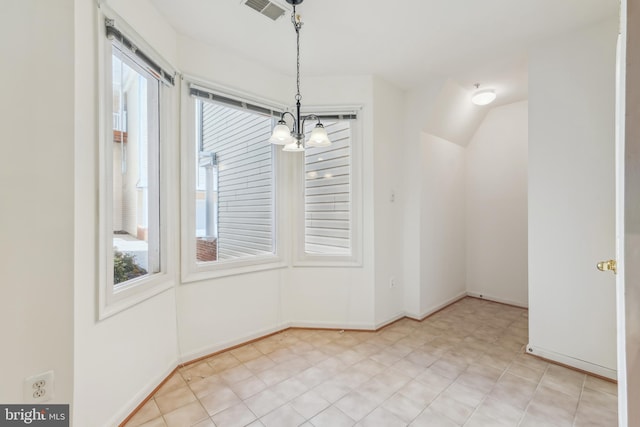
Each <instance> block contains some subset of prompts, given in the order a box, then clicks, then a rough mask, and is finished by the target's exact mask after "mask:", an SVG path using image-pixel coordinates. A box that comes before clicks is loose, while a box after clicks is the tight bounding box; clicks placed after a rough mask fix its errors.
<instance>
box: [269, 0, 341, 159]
mask: <svg viewBox="0 0 640 427" xmlns="http://www.w3.org/2000/svg"><path fill="white" fill-rule="evenodd" d="M302 1H303V0H287V3H289V4H290V5H292V6H293V12H292V13H291V22H292V23H293V28H294V29H295V31H296V88H297V93H296V115H295V116H294V115H293V113H290V112H288V111H286V112H284V113H282V116H280V120H279V121H278V124H277V125H276V127H274V128H273V134H272V135H271V138H269V142H270V143H272V144H277V145H284V148H283V149H282V150H283V151H293V152H296V151H304V148H305V146H307V147H326V146H329V145H331V141H330V140H329V136H328V135H327V131H326V130H325V128H324V126H323V125H322V123H321V122H320V118H319V117H318V116H316V115H315V114H308V115H306V116H301V115H300V101H301V100H302V95H301V94H300V29H301V28H302V21H301V20H300V15H296V5H299V4H300V3H302ZM286 115H289V116H291V118H292V119H293V126H292V128H291V129H290V128H289V125H287V122H286V121H285V120H284V118H285V116H286ZM308 119H312V120H317V121H318V122H317V123H316V126H315V128H314V129H313V130H312V131H311V135H309V140H308V141H306V143H305V137H304V123H305V121H306V120H308Z"/></svg>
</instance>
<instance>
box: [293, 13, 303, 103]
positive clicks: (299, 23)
mask: <svg viewBox="0 0 640 427" xmlns="http://www.w3.org/2000/svg"><path fill="white" fill-rule="evenodd" d="M291 22H293V27H294V28H295V30H296V90H297V92H296V101H300V100H301V99H302V95H301V94H300V28H301V27H302V21H300V16H299V15H296V7H295V6H293V13H292V14H291Z"/></svg>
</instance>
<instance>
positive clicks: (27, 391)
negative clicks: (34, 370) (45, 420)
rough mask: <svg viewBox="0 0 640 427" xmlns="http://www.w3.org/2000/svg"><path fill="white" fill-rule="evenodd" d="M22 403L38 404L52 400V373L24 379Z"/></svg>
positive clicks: (48, 372)
mask: <svg viewBox="0 0 640 427" xmlns="http://www.w3.org/2000/svg"><path fill="white" fill-rule="evenodd" d="M23 397H24V403H39V402H46V401H48V400H51V399H53V371H47V372H43V373H42V374H38V375H33V376H31V377H29V378H25V379H24V390H23Z"/></svg>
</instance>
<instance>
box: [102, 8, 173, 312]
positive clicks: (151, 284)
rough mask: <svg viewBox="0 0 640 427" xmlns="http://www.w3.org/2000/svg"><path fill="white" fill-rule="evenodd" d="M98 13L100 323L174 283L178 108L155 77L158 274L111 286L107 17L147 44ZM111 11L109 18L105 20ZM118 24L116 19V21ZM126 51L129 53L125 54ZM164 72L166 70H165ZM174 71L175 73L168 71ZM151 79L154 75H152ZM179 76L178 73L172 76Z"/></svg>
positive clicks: (170, 92)
mask: <svg viewBox="0 0 640 427" xmlns="http://www.w3.org/2000/svg"><path fill="white" fill-rule="evenodd" d="M100 9H101V10H99V12H98V20H99V25H98V31H99V33H98V48H97V51H98V97H99V102H98V128H99V134H98V146H99V147H98V158H97V162H98V170H99V175H98V181H99V182H98V218H99V219H98V227H99V228H98V246H99V249H98V256H99V260H98V276H99V279H98V298H97V299H98V301H97V303H98V311H97V320H104V319H106V318H108V317H111V316H113V315H115V314H117V313H119V312H121V311H123V310H126V309H128V308H130V307H132V306H134V305H136V304H139V303H140V302H142V301H144V300H146V299H149V298H151V297H153V296H155V295H157V294H159V293H161V292H164V291H166V290H167V289H170V288H172V287H173V286H174V284H175V273H174V267H173V262H172V257H171V255H170V253H169V251H168V249H169V248H170V247H172V246H173V245H172V236H171V233H169V232H168V231H167V229H168V227H167V224H171V223H173V222H174V219H173V216H172V215H171V214H170V211H169V209H168V206H169V204H168V199H170V198H172V197H174V198H175V195H174V192H172V191H171V187H170V185H169V182H170V181H171V180H170V171H171V169H172V166H171V164H170V160H169V159H170V158H171V157H172V156H171V155H170V153H169V152H168V150H169V147H170V145H171V144H168V143H167V140H168V139H170V137H171V135H174V134H175V124H174V123H173V122H172V120H171V117H172V113H173V110H175V108H174V104H175V102H174V100H175V91H174V90H173V87H172V86H169V85H168V84H167V83H165V82H163V81H162V80H161V79H157V76H155V77H156V79H157V80H158V82H159V94H158V97H159V122H160V123H159V133H160V147H159V156H160V158H159V163H158V167H159V168H160V177H159V179H160V182H159V188H158V191H159V197H160V202H159V214H160V218H161V224H164V226H162V225H161V227H160V235H159V238H160V248H159V251H160V271H159V272H157V273H154V274H150V275H145V276H142V277H140V278H136V279H132V280H131V281H128V282H125V283H126V284H125V285H121V286H119V288H118V289H116V288H115V286H114V284H113V195H112V194H113V172H112V171H113V168H112V165H113V155H112V146H111V144H110V143H111V141H112V140H113V126H112V124H113V117H112V101H113V98H112V97H113V94H112V78H111V73H112V72H111V68H112V54H113V41H112V40H111V39H109V38H108V37H107V27H106V25H105V22H106V19H115V20H116V21H117V23H118V24H121V25H122V26H123V27H125V28H126V29H127V31H122V30H121V29H120V30H119V31H120V32H121V33H125V34H126V37H127V38H128V40H131V41H133V42H134V43H136V45H137V46H148V45H147V44H146V43H145V42H144V41H143V39H142V38H141V37H140V36H139V35H138V34H136V33H135V32H134V31H133V30H131V29H130V27H128V26H127V24H126V23H125V22H124V21H123V20H122V19H121V18H119V17H117V15H116V14H115V13H113V12H111V11H108V10H105V11H102V7H101V8H100ZM106 13H108V14H109V15H110V16H107V15H106ZM114 22H115V21H114ZM146 52H148V53H147V56H148V57H149V58H151V59H153V60H154V61H155V62H156V63H163V64H165V63H166V61H164V60H163V59H162V58H161V57H158V56H157V54H156V53H155V51H153V50H152V49H148V50H146ZM126 54H127V53H126V52H125V55H126ZM165 68H166V66H165ZM170 72H173V71H170ZM151 74H152V75H153V73H151ZM174 74H175V73H174ZM173 169H175V167H173Z"/></svg>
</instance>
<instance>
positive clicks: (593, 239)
mask: <svg viewBox="0 0 640 427" xmlns="http://www.w3.org/2000/svg"><path fill="white" fill-rule="evenodd" d="M616 36H617V22H616V21H615V20H610V21H607V22H604V23H602V24H599V25H595V26H592V27H589V28H585V29H584V30H582V31H578V32H574V33H572V34H569V35H566V36H564V37H559V38H556V39H553V40H549V41H547V42H546V43H542V44H540V45H539V46H537V47H536V48H534V49H533V50H532V51H531V53H530V60H529V67H530V69H529V319H530V320H529V333H530V345H529V347H532V348H533V350H534V354H540V353H541V352H542V353H543V354H544V353H545V352H546V356H547V357H550V358H555V359H560V360H561V361H563V362H565V363H567V364H570V365H573V366H578V367H583V368H585V369H588V370H592V371H593V370H596V369H600V368H601V369H602V370H603V371H602V374H606V375H613V374H614V373H615V372H614V371H615V369H616V324H615V285H614V278H613V275H611V274H604V273H600V272H598V271H597V270H596V268H595V265H596V263H597V262H598V261H600V260H606V259H609V258H611V257H613V256H614V254H615V247H614V240H615V234H614V233H615V228H614V193H615V188H614V105H615V95H614V91H615V50H616ZM581 361H584V362H581ZM581 363H586V365H585V366H580V364H581Z"/></svg>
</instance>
